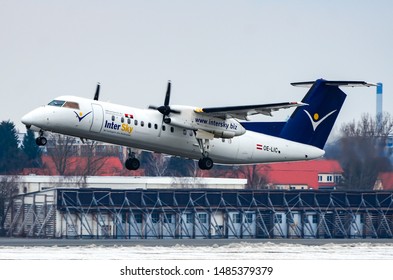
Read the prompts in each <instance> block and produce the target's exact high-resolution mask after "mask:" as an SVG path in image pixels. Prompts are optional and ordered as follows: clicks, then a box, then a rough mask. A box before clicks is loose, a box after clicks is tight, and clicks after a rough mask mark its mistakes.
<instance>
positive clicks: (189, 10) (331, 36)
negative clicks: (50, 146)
mask: <svg viewBox="0 0 393 280" xmlns="http://www.w3.org/2000/svg"><path fill="white" fill-rule="evenodd" d="M392 13H393V1H390V0H380V1H362V0H348V1H343V0H330V1H315V0H312V1H311V0H310V1H294V0H291V1H285V0H283V1H263V0H259V1H258V0H253V1H251V0H250V1H249V0H242V1H240V0H239V1H232V0H222V1H213V0H210V1H203V0H198V1H184V0H183V1H181V0H179V1H170V0H167V1H154V0H151V1H131V0H124V1H120V0H111V1H103V0H102V1H101V0H85V1H81V0H67V1H58V0H47V1H45V0H42V1H38V0H37V1H33V0H31V1H28V0H25V1H18V0H9V1H8V0H0V43H1V44H0V97H1V103H0V121H2V120H8V119H10V120H11V121H13V122H15V124H16V125H17V128H19V129H20V130H21V132H23V131H24V130H25V129H24V127H23V126H22V124H21V123H20V119H21V117H22V116H23V114H25V113H27V112H28V111H29V110H32V109H33V108H35V107H38V106H40V105H42V104H46V103H48V102H49V101H50V100H51V99H53V98H54V97H56V96H59V95H63V94H72V95H80V96H84V97H93V95H94V91H95V87H96V83H97V82H100V83H101V85H102V87H101V89H102V91H101V99H102V100H105V101H111V102H113V103H121V104H124V105H129V106H136V107H142V108H146V107H147V106H148V105H149V104H154V105H161V104H162V103H163V100H164V94H165V90H166V83H167V80H169V79H170V80H172V83H173V87H172V100H171V103H172V104H184V105H195V106H225V105H235V104H238V105H241V104H244V105H245V104H261V103H271V102H282V101H298V100H299V101H300V100H301V99H302V97H303V95H304V94H305V92H306V89H304V88H293V87H291V86H290V84H289V83H290V82H297V81H306V80H314V79H317V78H325V79H336V80H338V79H341V80H351V79H352V80H366V81H369V82H382V83H383V84H384V111H387V112H389V113H391V114H393V107H392V104H393V97H392V93H393V71H392V70H393V55H392V52H393V16H392ZM346 92H348V93H349V96H348V98H347V101H346V103H345V104H344V108H343V110H342V113H341V115H340V117H339V119H338V122H339V123H342V122H347V121H350V120H353V119H358V118H359V117H360V115H361V114H362V113H364V112H368V113H371V114H375V106H376V105H375V89H359V88H358V89H350V90H347V91H346ZM290 112H291V111H285V112H281V113H278V114H276V116H275V118H267V117H265V118H264V119H266V120H269V121H273V120H282V119H285V118H286V116H287V115H288V114H290ZM336 127H337V126H336Z"/></svg>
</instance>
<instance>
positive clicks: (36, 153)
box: [0, 121, 41, 174]
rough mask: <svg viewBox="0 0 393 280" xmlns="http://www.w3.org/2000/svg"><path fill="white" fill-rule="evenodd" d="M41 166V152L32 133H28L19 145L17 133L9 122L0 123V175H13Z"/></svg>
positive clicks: (13, 125)
mask: <svg viewBox="0 0 393 280" xmlns="http://www.w3.org/2000/svg"><path fill="white" fill-rule="evenodd" d="M40 165H41V150H40V148H39V147H38V146H37V145H36V143H35V136H34V132H33V131H28V132H27V133H26V136H25V137H24V138H23V141H22V144H21V145H20V143H19V137H18V131H17V130H16V128H15V124H14V123H12V122H11V121H2V122H1V123H0V174H15V173H18V171H20V170H21V169H23V168H26V167H39V166H40Z"/></svg>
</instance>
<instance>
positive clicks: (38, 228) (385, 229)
mask: <svg viewBox="0 0 393 280" xmlns="http://www.w3.org/2000/svg"><path fill="white" fill-rule="evenodd" d="M4 228H5V230H6V233H7V235H8V236H20V237H22V236H23V237H38V238H114V239H164V238H170V239H191V238H206V239H207V238H209V239H210V238H239V239H240V238H243V239H246V238H266V239H267V238H392V237H393V193H392V192H373V191H370V192H339V191H318V190H245V189H236V188H233V189H228V188H226V189H217V188H213V189H212V188H181V189H179V188H175V189H173V188H170V189H143V188H141V189H110V188H64V187H56V188H50V189H46V190H41V191H36V192H31V193H26V194H20V195H17V196H16V197H15V198H14V199H13V201H12V203H11V204H10V205H9V207H8V208H7V212H6V220H5V223H4Z"/></svg>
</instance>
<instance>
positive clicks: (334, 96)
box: [22, 79, 375, 170]
mask: <svg viewBox="0 0 393 280" xmlns="http://www.w3.org/2000/svg"><path fill="white" fill-rule="evenodd" d="M291 85H293V86H303V87H309V88H310V89H309V90H308V92H307V94H306V95H305V97H304V98H303V100H302V101H301V102H282V103H273V104H261V105H245V106H226V107H206V108H200V107H195V106H184V105H170V94H171V81H168V85H167V91H166V94H165V99H164V104H163V105H161V106H152V105H151V106H149V107H148V108H147V109H140V108H134V107H128V106H124V105H118V104H112V103H108V102H103V101H100V100H99V93H100V84H97V88H96V92H95V95H94V98H93V99H87V98H82V97H77V96H60V97H57V98H55V99H53V100H52V101H50V102H49V103H48V105H45V106H42V107H39V108H37V109H35V110H33V111H31V112H29V113H27V114H26V115H24V116H23V117H22V123H23V124H25V125H26V128H27V129H32V130H34V131H37V132H39V137H37V138H36V143H37V145H39V146H44V145H45V144H46V143H47V139H46V138H45V136H44V132H46V131H50V132H54V133H60V134H64V135H69V136H74V137H79V138H81V139H82V141H83V140H84V139H90V140H94V141H101V142H107V143H112V144H116V145H122V146H126V147H128V148H129V157H128V159H127V160H126V161H125V167H126V168H127V169H129V170H137V169H138V168H139V167H140V161H139V160H138V159H137V157H136V155H135V152H133V149H141V150H147V151H151V152H158V153H164V154H168V155H174V156H180V157H184V158H190V159H194V160H198V166H199V168H200V169H203V170H209V169H211V168H212V167H213V165H214V163H217V164H226V165H245V164H258V163H268V162H269V163H270V162H284V161H285V162H286V161H300V160H312V159H316V158H320V157H322V156H323V155H324V153H325V152H324V150H323V148H324V146H325V143H326V141H327V138H328V136H329V134H330V132H331V130H332V128H333V125H334V123H335V121H336V119H337V116H338V114H339V112H340V110H341V107H342V105H343V103H344V100H345V98H346V94H345V93H344V92H343V91H342V90H341V89H340V87H355V86H366V87H369V86H375V85H374V84H371V83H367V82H364V81H328V80H324V79H318V80H315V81H310V82H300V83H291ZM292 107H295V108H296V109H295V110H294V112H293V113H292V115H291V116H290V117H289V119H288V121H286V122H255V121H250V119H249V117H250V116H252V115H257V114H263V115H268V116H271V115H272V112H274V111H277V110H280V109H287V108H292Z"/></svg>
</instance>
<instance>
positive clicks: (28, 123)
mask: <svg viewBox="0 0 393 280" xmlns="http://www.w3.org/2000/svg"><path fill="white" fill-rule="evenodd" d="M32 115H33V114H32V112H29V113H27V114H26V115H24V116H23V117H22V119H21V121H22V123H23V124H24V125H26V127H27V126H31V122H32V120H33V116H32Z"/></svg>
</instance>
